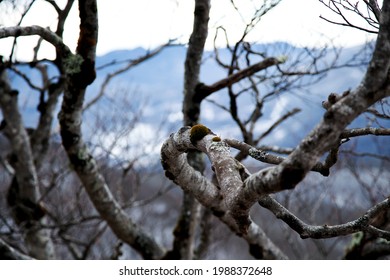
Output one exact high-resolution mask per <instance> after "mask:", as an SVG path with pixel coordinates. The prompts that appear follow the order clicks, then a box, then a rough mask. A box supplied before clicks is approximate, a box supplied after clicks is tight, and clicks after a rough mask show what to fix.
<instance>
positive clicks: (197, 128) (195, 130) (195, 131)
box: [190, 124, 212, 146]
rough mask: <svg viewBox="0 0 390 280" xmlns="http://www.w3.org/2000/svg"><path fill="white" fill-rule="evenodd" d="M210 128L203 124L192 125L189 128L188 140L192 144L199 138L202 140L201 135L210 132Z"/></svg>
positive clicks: (203, 135)
mask: <svg viewBox="0 0 390 280" xmlns="http://www.w3.org/2000/svg"><path fill="white" fill-rule="evenodd" d="M211 133H212V132H211V130H210V129H209V128H208V127H207V126H204V125H203V124H196V125H194V126H193V127H191V130H190V141H191V143H192V145H194V146H195V145H196V142H198V141H199V140H202V139H203V137H205V136H206V135H207V134H211Z"/></svg>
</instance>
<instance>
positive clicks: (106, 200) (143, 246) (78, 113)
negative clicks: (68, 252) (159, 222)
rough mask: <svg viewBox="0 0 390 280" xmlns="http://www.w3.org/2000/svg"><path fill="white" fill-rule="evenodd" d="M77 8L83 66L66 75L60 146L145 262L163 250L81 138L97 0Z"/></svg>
mask: <svg viewBox="0 0 390 280" xmlns="http://www.w3.org/2000/svg"><path fill="white" fill-rule="evenodd" d="M79 9H80V20H81V23H80V37H79V41H78V46H77V55H78V56H80V57H81V58H82V64H81V67H80V68H79V71H76V72H71V73H69V72H68V77H67V85H66V88H65V92H64V99H63V104H62V108H61V112H60V114H59V120H60V125H61V137H62V141H63V146H64V147H65V149H66V152H67V154H68V157H69V160H70V162H71V164H72V166H73V168H74V170H75V171H76V173H77V175H78V176H79V178H80V180H81V182H82V183H83V185H84V187H85V189H86V191H87V193H88V195H89V197H90V199H91V200H92V202H93V204H94V206H95V207H96V209H97V211H98V212H99V213H100V215H101V217H102V218H103V219H104V220H105V221H106V222H107V223H108V224H109V225H110V227H111V229H112V230H113V232H114V233H115V234H116V235H117V236H118V238H120V239H121V240H123V241H124V242H126V243H128V244H129V245H131V246H132V247H133V248H134V249H135V250H137V251H138V252H139V253H140V254H141V255H142V256H143V257H144V258H145V259H158V258H161V257H162V255H163V250H162V248H160V247H159V246H158V245H157V244H156V243H155V241H154V240H153V239H151V238H150V237H149V236H148V235H147V234H146V233H145V232H144V231H143V230H142V229H140V228H139V227H138V226H137V225H136V224H135V223H134V222H133V221H132V220H131V219H130V218H129V216H128V215H127V214H126V213H125V212H124V210H123V209H122V208H121V206H120V205H119V203H118V202H117V201H116V200H115V198H114V197H113V195H112V193H111V192H110V190H109V188H108V186H107V183H106V182H105V180H104V178H103V176H102V175H101V174H100V172H99V170H98V166H97V163H96V161H95V160H94V158H93V157H92V155H91V154H90V152H89V151H88V149H87V146H86V145H85V143H84V142H83V139H82V134H81V123H82V119H81V118H82V109H83V101H84V95H85V89H86V87H87V86H88V85H89V84H91V83H92V82H93V80H94V78H95V76H96V74H95V50H96V44H97V34H98V20H97V6H96V1H93V0H90V1H79Z"/></svg>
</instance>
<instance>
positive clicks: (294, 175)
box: [161, 124, 390, 240]
mask: <svg viewBox="0 0 390 280" xmlns="http://www.w3.org/2000/svg"><path fill="white" fill-rule="evenodd" d="M348 132H349V131H348V130H345V132H343V134H348ZM248 146H249V145H248V144H245V143H243V142H240V141H237V140H231V139H224V140H222V139H221V138H220V137H219V136H217V135H216V134H215V133H214V132H212V131H211V130H210V129H209V128H207V127H205V126H203V125H201V124H198V125H195V126H193V127H189V126H186V127H182V128H181V129H179V130H178V131H177V132H176V133H173V134H171V135H170V137H169V138H168V139H167V140H166V141H165V142H164V144H163V146H162V148H161V162H162V166H163V168H164V170H165V175H166V176H167V177H168V178H169V179H171V180H172V181H173V182H174V183H176V184H177V185H179V186H180V187H181V188H182V189H183V190H184V191H185V192H189V193H191V194H193V195H194V197H195V198H196V199H197V200H198V201H199V202H200V203H201V204H203V205H204V206H205V207H207V208H210V209H212V211H213V213H214V215H215V216H217V217H219V218H220V219H221V220H222V221H223V222H224V223H225V224H227V225H228V226H229V227H230V228H231V229H232V230H233V231H234V232H235V233H236V234H238V235H240V236H243V237H244V238H245V239H248V238H250V235H251V234H253V233H252V231H253V226H255V227H256V225H253V224H252V223H253V222H252V221H251V218H250V215H249V211H250V209H251V207H252V206H253V205H254V204H256V203H259V204H260V205H261V206H262V207H265V208H267V209H269V210H270V211H271V212H272V213H274V215H275V216H276V217H277V218H279V219H281V220H283V221H284V222H285V223H286V224H288V225H289V226H290V227H291V228H292V229H293V230H295V231H296V232H297V233H298V234H300V236H301V237H302V238H331V237H335V236H341V235H347V234H351V233H354V232H358V231H370V232H371V233H373V234H375V235H377V236H378V237H382V238H385V239H387V240H390V233H389V232H386V231H383V230H380V229H377V228H375V227H373V226H372V225H370V220H371V218H372V217H374V216H375V214H376V213H378V212H379V211H383V209H385V208H386V207H387V208H389V207H390V199H386V200H385V201H383V202H381V203H379V204H377V205H375V206H373V207H372V208H371V209H369V210H368V211H367V212H366V213H365V214H364V215H362V216H361V217H360V218H358V219H356V220H354V221H351V222H348V223H345V224H341V225H334V226H330V225H324V226H317V225H307V224H305V223H304V222H303V221H301V220H300V219H299V218H298V217H296V216H295V215H294V214H293V213H291V212H290V211H289V210H288V209H286V208H285V207H284V206H283V205H281V204H280V203H278V202H277V201H276V200H275V199H274V198H272V197H271V196H270V194H272V193H277V192H281V191H283V190H286V189H292V188H294V187H295V186H296V185H297V184H298V183H299V182H300V181H301V180H302V179H303V178H304V177H305V175H306V173H307V172H306V169H303V168H302V167H301V168H298V167H294V166H293V165H291V164H289V162H291V161H290V159H289V158H287V159H284V158H282V157H277V156H274V155H270V154H267V153H265V152H261V151H259V150H257V149H255V148H253V147H251V148H249V147H250V146H249V147H248ZM232 147H233V148H237V149H240V150H241V151H244V152H248V149H249V150H250V152H248V153H249V155H251V156H252V157H254V158H255V159H257V160H261V161H263V162H268V163H271V164H276V165H275V166H272V167H268V168H265V169H262V170H260V171H258V172H256V173H254V174H251V173H250V172H249V171H248V170H247V169H246V168H245V166H244V165H243V164H242V163H240V162H239V161H237V160H236V159H234V157H233V156H231V153H230V149H231V148H232ZM194 149H195V150H198V151H201V152H203V153H205V154H206V155H207V157H208V158H209V160H210V163H211V166H212V170H213V171H214V173H215V177H216V179H217V180H216V182H217V183H212V182H211V181H210V180H208V179H207V178H206V177H204V176H203V175H202V174H201V173H200V172H198V171H196V170H194V169H193V168H192V167H191V166H190V165H189V164H188V162H187V158H186V153H187V152H188V151H191V150H194ZM254 151H257V152H258V153H254ZM336 153H337V151H336ZM254 154H255V155H258V154H262V156H261V158H260V157H257V158H256V156H254ZM336 160H337V159H336ZM293 162H294V161H293ZM329 162H331V161H329ZM329 162H328V163H327V161H325V163H327V164H329ZM334 163H335V161H333V162H332V164H334ZM332 164H329V166H327V168H330V167H331V165H332ZM319 165H321V163H315V164H311V166H310V168H309V170H310V169H311V170H312V171H317V170H315V167H316V166H319ZM322 165H325V164H322ZM298 166H299V165H298Z"/></svg>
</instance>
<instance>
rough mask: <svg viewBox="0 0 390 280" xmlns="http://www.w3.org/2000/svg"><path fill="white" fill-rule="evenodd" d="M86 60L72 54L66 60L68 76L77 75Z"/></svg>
mask: <svg viewBox="0 0 390 280" xmlns="http://www.w3.org/2000/svg"><path fill="white" fill-rule="evenodd" d="M83 61H84V59H83V58H82V56H81V55H79V54H71V55H69V56H68V57H66V58H65V59H64V66H65V71H66V72H67V73H68V74H71V75H72V74H77V73H80V71H81V64H82V63H83Z"/></svg>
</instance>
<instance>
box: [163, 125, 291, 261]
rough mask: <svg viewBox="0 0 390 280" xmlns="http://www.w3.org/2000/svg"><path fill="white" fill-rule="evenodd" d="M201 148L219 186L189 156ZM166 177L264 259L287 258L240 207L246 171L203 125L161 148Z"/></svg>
mask: <svg viewBox="0 0 390 280" xmlns="http://www.w3.org/2000/svg"><path fill="white" fill-rule="evenodd" d="M194 149H197V150H199V151H202V152H204V153H206V154H207V156H208V157H209V159H210V161H211V163H212V168H213V170H214V172H215V175H216V177H217V180H218V187H216V186H215V185H214V184H212V183H211V182H210V181H209V180H207V179H206V178H205V177H204V176H203V175H202V174H201V173H199V172H198V171H195V169H194V168H192V167H191V166H190V165H189V164H188V161H187V158H186V156H185V153H186V152H188V151H190V150H194ZM161 161H162V166H163V168H164V170H165V175H166V176H167V177H168V178H169V179H171V180H173V182H175V183H176V184H177V185H179V186H180V187H181V188H182V189H183V190H184V191H186V192H189V193H191V194H192V195H193V196H194V197H195V198H196V199H197V200H198V201H199V202H200V203H201V204H202V205H204V206H205V207H206V208H208V209H211V211H212V212H213V214H214V215H215V216H217V217H218V218H220V219H221V221H223V222H224V223H225V224H227V225H228V226H229V227H230V228H231V229H232V231H233V232H235V233H236V234H238V235H240V236H242V237H243V238H244V239H245V240H247V241H248V243H249V244H250V246H252V249H253V250H254V251H257V253H258V254H261V255H262V256H263V257H264V258H271V259H275V258H276V259H279V258H285V256H284V255H283V253H281V252H280V250H279V249H278V248H277V247H276V246H275V245H274V244H273V243H272V242H271V241H270V240H269V239H268V238H267V237H266V236H265V234H264V232H262V230H261V229H260V228H259V227H258V226H256V225H255V224H253V223H252V221H251V219H250V217H249V208H247V207H245V205H240V204H237V200H236V197H237V194H238V193H239V192H240V189H241V188H243V181H244V180H245V178H247V177H248V176H249V172H248V171H247V170H246V168H245V167H244V166H243V165H242V164H241V163H240V162H238V161H237V160H235V159H234V158H233V157H232V156H231V155H230V151H229V147H228V146H227V145H226V144H225V143H224V142H223V141H221V139H220V138H219V137H218V136H216V135H215V134H214V133H213V132H212V131H210V130H209V129H208V128H207V127H205V126H203V125H196V126H193V127H192V128H190V127H183V128H181V129H180V130H179V131H178V132H176V133H174V134H172V135H171V136H170V137H169V139H168V140H166V141H165V142H164V144H163V146H162V148H161Z"/></svg>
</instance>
